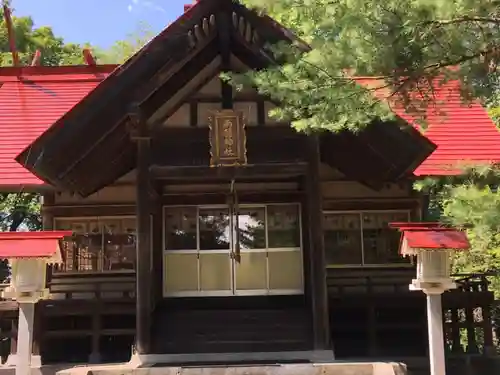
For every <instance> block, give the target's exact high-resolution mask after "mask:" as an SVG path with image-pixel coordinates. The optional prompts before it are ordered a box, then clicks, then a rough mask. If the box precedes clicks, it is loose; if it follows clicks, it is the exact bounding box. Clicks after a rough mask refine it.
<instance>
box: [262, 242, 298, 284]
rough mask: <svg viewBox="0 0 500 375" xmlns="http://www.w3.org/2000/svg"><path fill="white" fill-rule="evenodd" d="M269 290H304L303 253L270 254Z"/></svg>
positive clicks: (275, 252) (283, 252)
mask: <svg viewBox="0 0 500 375" xmlns="http://www.w3.org/2000/svg"><path fill="white" fill-rule="evenodd" d="M269 289H271V290H273V289H289V290H302V253H301V252H300V251H297V250H296V251H271V252H269Z"/></svg>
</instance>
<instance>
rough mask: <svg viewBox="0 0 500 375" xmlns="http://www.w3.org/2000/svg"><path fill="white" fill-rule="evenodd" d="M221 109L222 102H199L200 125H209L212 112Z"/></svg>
mask: <svg viewBox="0 0 500 375" xmlns="http://www.w3.org/2000/svg"><path fill="white" fill-rule="evenodd" d="M220 109H222V103H198V126H199V127H207V126H208V117H209V116H210V113H211V112H212V111H218V110H220Z"/></svg>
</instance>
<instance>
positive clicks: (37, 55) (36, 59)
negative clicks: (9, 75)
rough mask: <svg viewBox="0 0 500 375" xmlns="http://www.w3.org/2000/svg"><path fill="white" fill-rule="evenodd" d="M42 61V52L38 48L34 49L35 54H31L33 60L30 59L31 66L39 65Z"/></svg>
mask: <svg viewBox="0 0 500 375" xmlns="http://www.w3.org/2000/svg"><path fill="white" fill-rule="evenodd" d="M41 61H42V53H41V52H40V50H39V49H37V50H36V51H35V55H34V56H33V60H31V66H39V65H40V63H41Z"/></svg>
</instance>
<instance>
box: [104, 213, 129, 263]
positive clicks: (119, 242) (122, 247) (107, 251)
mask: <svg viewBox="0 0 500 375" xmlns="http://www.w3.org/2000/svg"><path fill="white" fill-rule="evenodd" d="M134 221H135V220H134ZM101 223H102V228H103V238H104V245H103V270H104V271H106V270H132V269H134V268H135V267H134V265H135V234H134V232H135V227H130V226H131V225H132V222H131V220H128V222H125V221H124V220H122V219H109V220H102V222H101ZM124 224H128V228H126V227H125V226H124ZM127 232H128V233H127Z"/></svg>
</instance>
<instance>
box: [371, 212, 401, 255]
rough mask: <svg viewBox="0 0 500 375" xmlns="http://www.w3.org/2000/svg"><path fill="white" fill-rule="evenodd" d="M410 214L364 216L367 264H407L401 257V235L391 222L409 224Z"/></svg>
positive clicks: (394, 213) (392, 213)
mask: <svg viewBox="0 0 500 375" xmlns="http://www.w3.org/2000/svg"><path fill="white" fill-rule="evenodd" d="M408 220H409V214H408V212H370V213H364V214H363V246H364V251H365V263H366V264H385V263H407V262H409V259H408V258H403V257H402V256H400V255H399V240H400V233H399V231H397V230H394V229H390V228H389V223H391V222H407V221H408Z"/></svg>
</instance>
